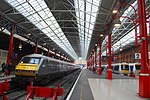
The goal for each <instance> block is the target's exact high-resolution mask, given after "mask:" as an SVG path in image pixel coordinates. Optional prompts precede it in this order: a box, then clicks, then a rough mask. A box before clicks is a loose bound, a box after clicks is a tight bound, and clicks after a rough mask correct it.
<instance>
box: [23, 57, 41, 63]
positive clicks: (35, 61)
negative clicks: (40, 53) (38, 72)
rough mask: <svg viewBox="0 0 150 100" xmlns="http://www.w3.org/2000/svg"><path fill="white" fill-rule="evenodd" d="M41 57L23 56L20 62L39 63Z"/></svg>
mask: <svg viewBox="0 0 150 100" xmlns="http://www.w3.org/2000/svg"><path fill="white" fill-rule="evenodd" d="M40 60H41V58H37V57H24V58H23V59H22V60H21V63H30V64H39V62H40Z"/></svg>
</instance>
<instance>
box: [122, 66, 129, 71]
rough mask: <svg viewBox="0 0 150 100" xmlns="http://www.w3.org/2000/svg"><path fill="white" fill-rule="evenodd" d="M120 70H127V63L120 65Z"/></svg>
mask: <svg viewBox="0 0 150 100" xmlns="http://www.w3.org/2000/svg"><path fill="white" fill-rule="evenodd" d="M121 69H122V70H129V65H121Z"/></svg>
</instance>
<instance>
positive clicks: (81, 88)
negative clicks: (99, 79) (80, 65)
mask: <svg viewBox="0 0 150 100" xmlns="http://www.w3.org/2000/svg"><path fill="white" fill-rule="evenodd" d="M82 90H83V85H82V84H81V90H80V100H82Z"/></svg>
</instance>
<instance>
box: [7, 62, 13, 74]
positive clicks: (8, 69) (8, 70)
mask: <svg viewBox="0 0 150 100" xmlns="http://www.w3.org/2000/svg"><path fill="white" fill-rule="evenodd" d="M11 69H12V64H11V63H10V64H8V65H7V66H6V76H8V75H10V73H11Z"/></svg>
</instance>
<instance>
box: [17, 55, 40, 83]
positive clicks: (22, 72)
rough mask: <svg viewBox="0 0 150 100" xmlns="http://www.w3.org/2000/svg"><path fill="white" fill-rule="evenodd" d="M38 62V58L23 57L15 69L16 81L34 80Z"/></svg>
mask: <svg viewBox="0 0 150 100" xmlns="http://www.w3.org/2000/svg"><path fill="white" fill-rule="evenodd" d="M40 60H41V58H40V57H32V56H25V57H23V58H22V59H21V61H20V63H19V64H18V65H17V67H16V69H15V75H16V77H17V79H19V80H34V79H35V78H36V76H37V74H38V67H39V63H40Z"/></svg>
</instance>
